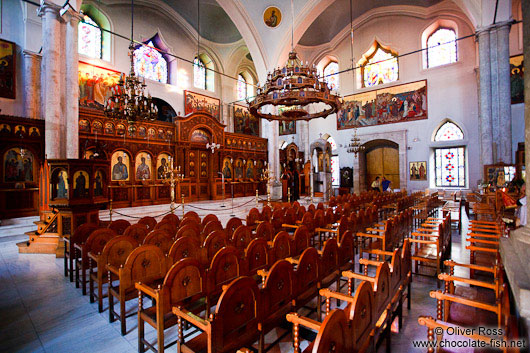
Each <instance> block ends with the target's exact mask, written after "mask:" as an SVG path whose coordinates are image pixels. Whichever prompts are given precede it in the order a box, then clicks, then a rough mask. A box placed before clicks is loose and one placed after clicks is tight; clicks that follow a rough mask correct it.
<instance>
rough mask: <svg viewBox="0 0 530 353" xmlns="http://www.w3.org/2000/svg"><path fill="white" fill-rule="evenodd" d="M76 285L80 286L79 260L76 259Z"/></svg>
mask: <svg viewBox="0 0 530 353" xmlns="http://www.w3.org/2000/svg"><path fill="white" fill-rule="evenodd" d="M75 287H76V288H79V262H78V261H77V259H76V260H75Z"/></svg>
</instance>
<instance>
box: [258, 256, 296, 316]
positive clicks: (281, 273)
mask: <svg viewBox="0 0 530 353" xmlns="http://www.w3.org/2000/svg"><path fill="white" fill-rule="evenodd" d="M294 283H295V280H294V272H293V265H291V263H290V262H289V261H287V260H278V261H276V262H275V263H274V265H272V267H271V268H270V270H269V273H268V275H267V279H266V280H265V282H264V283H263V287H262V288H261V293H262V296H261V298H262V309H263V313H262V314H263V318H264V319H266V318H267V317H269V316H271V315H275V314H276V313H278V312H281V311H282V309H285V308H286V307H287V308H290V307H291V302H292V299H293V295H294ZM282 319H283V318H282Z"/></svg>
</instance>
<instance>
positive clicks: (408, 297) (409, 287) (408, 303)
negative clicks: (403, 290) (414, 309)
mask: <svg viewBox="0 0 530 353" xmlns="http://www.w3.org/2000/svg"><path fill="white" fill-rule="evenodd" d="M411 282H412V280H411V281H409V284H408V289H407V309H408V310H410V305H411V301H412V299H411V297H410V294H411V292H410V289H411V287H412V285H411Z"/></svg>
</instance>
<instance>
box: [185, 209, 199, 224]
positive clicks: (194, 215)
mask: <svg viewBox="0 0 530 353" xmlns="http://www.w3.org/2000/svg"><path fill="white" fill-rule="evenodd" d="M184 218H191V219H194V220H196V221H197V223H199V224H201V217H199V214H198V213H197V212H195V211H188V212H186V213H184V217H182V219H184Z"/></svg>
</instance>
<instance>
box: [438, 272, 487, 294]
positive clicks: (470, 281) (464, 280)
mask: <svg viewBox="0 0 530 353" xmlns="http://www.w3.org/2000/svg"><path fill="white" fill-rule="evenodd" d="M438 279H439V280H441V281H446V282H450V281H456V282H462V283H467V284H469V285H472V286H478V287H482V288H488V289H493V290H496V289H497V285H496V284H495V283H488V282H484V281H479V280H476V279H471V278H464V277H458V276H451V275H448V274H447V273H440V274H439V275H438Z"/></svg>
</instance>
